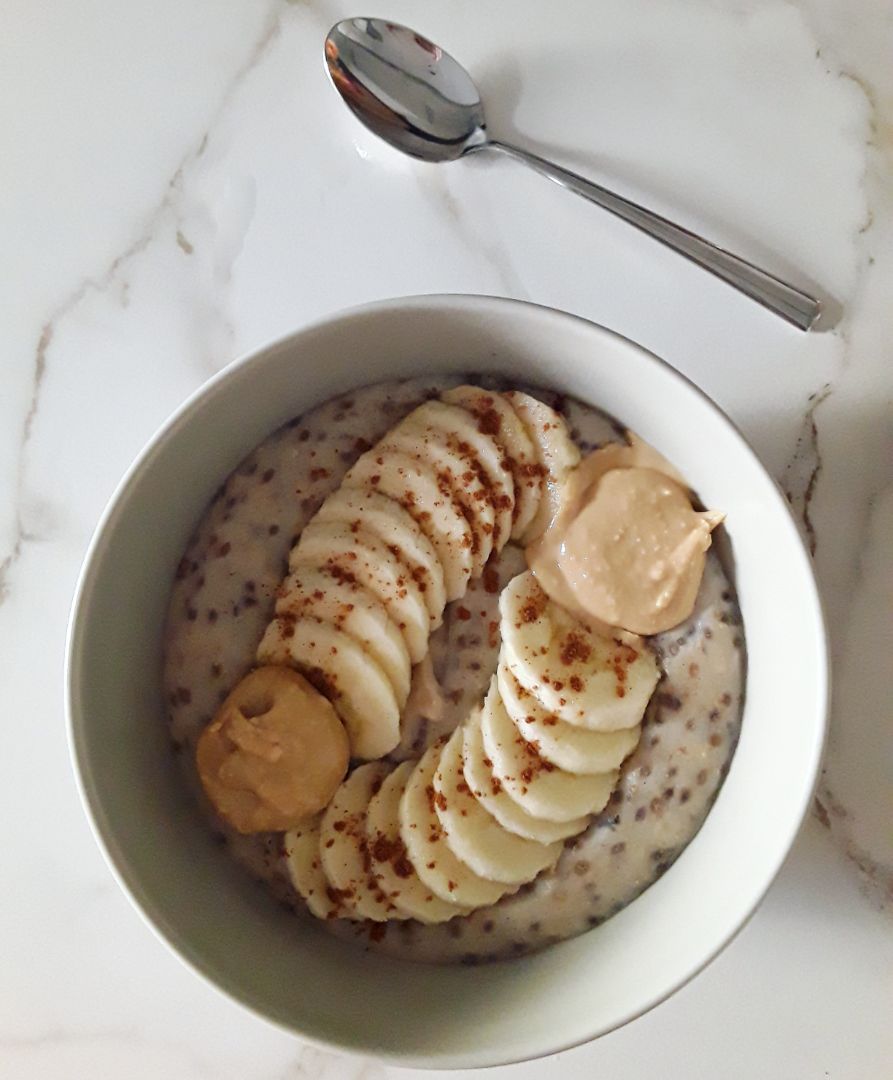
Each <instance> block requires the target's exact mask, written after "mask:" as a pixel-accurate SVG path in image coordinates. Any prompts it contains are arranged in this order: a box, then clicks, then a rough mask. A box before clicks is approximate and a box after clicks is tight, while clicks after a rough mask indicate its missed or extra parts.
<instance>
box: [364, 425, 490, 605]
mask: <svg viewBox="0 0 893 1080" xmlns="http://www.w3.org/2000/svg"><path fill="white" fill-rule="evenodd" d="M342 487H347V488H361V489H364V490H367V491H377V492H380V493H381V494H382V495H387V496H388V498H390V499H393V500H394V501H395V502H397V503H399V504H400V505H401V506H402V507H403V508H404V509H405V510H407V511H408V512H409V514H410V515H411V516H412V518H413V519H414V520H415V521H416V522H417V523H418V525H419V527H420V528H421V530H422V532H423V533H424V534H425V536H427V537H428V539H429V540H430V541H431V543H432V544H433V545H434V550H435V551H436V552H437V557H438V559H439V560H440V565H441V566H442V567H443V578H444V584H445V586H446V597H447V600H448V601H449V600H456V599H458V598H459V597H460V596H464V595H465V589H466V587H467V585H468V580H469V578H470V577H471V568H472V565H473V562H472V556H471V547H472V543H473V534H472V531H471V526H470V525H469V524H468V521H467V520H466V519H465V515H464V514H463V513H462V510H461V508H460V507H459V506H458V505H457V504H456V501H455V499H454V497H453V492H452V489H451V488H450V487H448V486H447V485H441V484H440V483H439V482H438V480H437V477H436V476H435V474H434V472H433V470H432V469H430V468H429V467H427V466H425V465H422V464H421V463H420V462H418V461H416V460H415V458H413V457H411V456H410V455H408V454H399V453H396V452H395V451H393V450H392V451H390V452H388V453H384V452H383V450H381V449H380V448H379V447H377V446H376V447H373V448H372V450H369V451H367V452H366V453H365V454H363V456H362V457H361V458H360V459H359V461H357V463H356V464H355V465H354V466H353V468H352V469H351V470H350V472H348V474H347V476H345V478H344V480H343V481H342Z"/></svg>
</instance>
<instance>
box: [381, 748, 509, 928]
mask: <svg viewBox="0 0 893 1080" xmlns="http://www.w3.org/2000/svg"><path fill="white" fill-rule="evenodd" d="M442 748H443V747H442V744H440V743H435V744H434V746H432V747H431V748H430V749H429V750H428V751H427V752H426V753H425V754H424V756H423V757H422V759H421V760H420V761H419V762H418V763H417V765H416V767H415V769H414V770H413V772H412V775H411V776H410V778H409V781H408V782H407V785H406V790H405V791H404V792H403V796H402V798H401V799H400V837H401V839H402V840H403V843H404V844H405V845H406V852H407V854H408V856H409V859H410V861H411V862H412V864H413V866H414V867H415V869H416V873H417V874H418V875H419V877H420V878H421V879H422V881H423V882H424V884H425V885H427V887H428V888H429V889H430V890H431V892H433V893H434V894H435V896H439V897H440V898H441V900H446V901H447V902H448V903H452V904H462V905H463V906H466V907H471V908H475V907H487V906H489V905H490V904H495V903H496V901H497V900H498V899H499V898H500V897H501V896H505V895H506V893H508V892H512V891H514V890H513V888H512V886H510V885H504V884H501V883H499V882H496V881H489V880H487V879H486V878H482V877H480V876H479V875H478V874H475V873H474V871H473V870H471V869H470V868H469V867H468V866H466V865H465V863H463V862H461V861H460V860H459V859H457V858H456V856H455V855H454V854H453V853H452V851H450V849H449V846H448V845H447V842H446V837H445V836H444V832H443V829H442V828H441V826H440V822H439V821H438V819H437V814H436V812H435V810H434V796H435V792H434V771H435V769H436V768H437V762H438V760H439V759H440V752H441V750H442Z"/></svg>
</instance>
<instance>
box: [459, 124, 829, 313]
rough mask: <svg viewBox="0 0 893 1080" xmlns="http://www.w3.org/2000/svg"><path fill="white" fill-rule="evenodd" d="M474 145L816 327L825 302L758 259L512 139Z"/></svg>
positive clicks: (776, 310) (773, 307)
mask: <svg viewBox="0 0 893 1080" xmlns="http://www.w3.org/2000/svg"><path fill="white" fill-rule="evenodd" d="M475 149H481V150H484V149H491V150H498V151H499V152H500V153H503V154H506V155H508V156H509V157H511V158H514V159H515V160H516V161H521V162H523V163H524V164H525V165H529V166H530V167H531V168H532V169H535V170H536V171H537V172H538V173H542V175H543V176H546V177H548V178H549V179H550V180H554V181H555V183H556V184H560V185H561V186H562V187H565V188H567V189H568V190H569V191H573V192H576V194H577V195H582V196H583V198H584V199H588V200H589V201H590V202H594V203H596V204H598V205H599V206H601V207H603V208H604V209H605V210H610V212H611V213H612V214H616V215H617V216H618V217H621V218H623V220H624V221H628V222H629V223H630V224H631V225H635V226H636V228H638V229H641V230H642V231H643V232H646V233H648V235H649V236H653V237H654V239H655V240H660V241H661V243H663V244H666V245H667V247H670V248H672V249H673V250H674V251H678V252H679V254H680V255H684V256H685V257H686V258H687V259H691V260H692V262H696V263H697V264H698V265H699V266H703V267H704V269H705V270H709V271H710V272H711V273H713V274H716V276H717V277H719V278H722V280H723V281H726V282H728V284H729V285H733V286H734V287H735V288H736V289H738V290H740V291H741V292H743V293H744V294H745V295H746V296H749V297H750V298H751V299H752V300H756V301H757V303H758V304H762V305H763V307H765V308H768V309H769V310H770V311H773V312H774V313H775V314H776V315H780V316H781V318H783V319H786V320H787V321H788V322H789V323H793V324H794V326H796V327H798V328H799V329H800V330H809V329H811V327H812V326H813V325H814V324H815V322H816V320H817V319H818V317H819V314H820V311H821V305H820V304H819V301H818V300H816V299H815V298H814V297H812V296H809V295H807V294H806V293H804V292H801V290H800V289H797V288H795V287H794V286H793V285H789V284H788V283H787V282H786V281H782V280H781V278H777V277H775V275H774V274H770V273H769V272H768V271H766V270H761V269H760V268H759V267H758V266H754V265H753V263H749V262H747V261H746V260H745V259H742V258H739V256H737V255H733V254H732V253H731V252H730V251H726V250H725V249H724V248H721V247H717V246H716V244H711V243H710V241H709V240H704V239H703V237H700V236H698V235H697V234H696V233H693V232H691V231H690V230H689V229H684V228H683V227H682V226H681V225H675V224H673V222H672V221H668V220H667V219H666V218H664V217H661V216H660V215H659V214H655V213H653V212H652V211H651V210H646V209H645V207H643V206H638V205H637V204H636V203H634V202H630V200H629V199H624V198H623V196H621V195H615V194H614V192H612V191H608V190H607V188H603V187H602V186H601V185H600V184H594V183H593V182H592V181H591V180H587V179H585V177H582V176H579V175H577V173H574V172H571V171H570V170H569V169H563V168H561V166H560V165H555V164H554V163H553V162H551V161H547V160H546V159H545V158H541V157H538V156H537V155H536V154H531V153H529V152H528V151H526V150H521V149H520V148H519V147H517V146H510V145H509V144H508V143H502V142H497V141H496V140H489V141H487V142H485V143H483V144H482V145H480V146H479V147H475Z"/></svg>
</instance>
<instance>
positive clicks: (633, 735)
mask: <svg viewBox="0 0 893 1080" xmlns="http://www.w3.org/2000/svg"><path fill="white" fill-rule="evenodd" d="M496 682H497V685H498V687H499V696H500V697H501V698H502V703H503V705H504V706H505V711H506V712H507V713H508V714H509V716H510V717H511V719H512V722H513V723H514V725H515V727H516V728H517V730H518V731H519V732H520V734H521V735H522V736H523V737H524V738H525V739H526V740H527V742H529V743H530V744H531V745H532V746H533V747H534V749H535V750H536V751H537V753H538V754H539V755H540V757H542V758H545V760H546V761H551V762H552V764H553V765H557V766H558V768H559V769H564V771H565V772H570V773H587V774H589V773H601V772H609V771H610V770H611V769H617V768H619V767H620V765H621V764H622V762H623V760H624V759H625V758H627V757H628V756H629V755H630V754H631V753H632V752H633V750H635V748H636V744H637V743H638V741H639V735H640V734H641V731H642V728H641V725H640V724H637V725H636V726H635V727H631V728H621V729H620V730H619V731H587V730H586V728H581V727H575V726H574V725H573V724H567V723H565V722H564V720H559V719H558V717H557V716H553V715H552V714H551V713H548V712H546V711H545V709H543V707H542V706H541V705H540V704H539V703H538V702H537V701H536V699H535V698H534V697H533V695H532V694H531V693H530V692H529V691H527V690H525V689H524V687H523V686H522V685H521V684H520V683H519V682H518V680H517V679H516V678H515V676H514V675H513V674H512V673H511V672H510V671H509V669H508V668H507V667H506V665H505V664H504V663H502V664H500V665H499V667H498V668H497V670H496Z"/></svg>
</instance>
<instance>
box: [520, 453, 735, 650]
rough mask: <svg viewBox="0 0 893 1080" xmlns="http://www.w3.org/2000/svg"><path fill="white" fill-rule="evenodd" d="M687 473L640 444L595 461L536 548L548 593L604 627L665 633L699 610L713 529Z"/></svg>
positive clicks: (585, 464)
mask: <svg viewBox="0 0 893 1080" xmlns="http://www.w3.org/2000/svg"><path fill="white" fill-rule="evenodd" d="M722 520H723V514H721V513H719V512H717V511H713V510H708V511H706V512H699V511H696V510H695V509H694V508H693V507H692V505H691V500H690V498H689V494H688V491H687V489H686V487H685V485H684V484H683V483H682V482H681V479H680V478H679V476H678V474H677V473H676V472H675V470H674V469H673V467H672V466H671V465H669V463H668V462H666V461H665V460H664V459H663V458H662V457H661V456H660V455H659V454H658V453H657V451H656V450H653V449H652V448H651V447H649V446H647V445H646V444H645V443H642V442H641V441H639V440H637V439H633V441H632V443H631V445H630V446H621V445H619V444H611V445H609V446H605V447H603V448H602V449H600V450H596V451H594V452H593V453H592V454H590V455H589V456H588V457H587V458H585V459H584V460H583V461H582V462H581V464H580V465H579V466H578V468H577V469H575V470H574V472H573V473H571V475H570V477H569V478H568V481H567V484H566V486H565V490H564V492H563V493H562V498H561V502H560V505H559V508H558V512H557V513H556V515H555V516H554V518H553V520H552V521H551V522H550V524H549V527H548V528H547V529H546V531H545V533H544V534H543V536H542V537H541V538H540V539H539V540H537V541H536V542H535V543H534V544H532V545H530V547H528V549H527V561H528V564H529V565H530V567H531V569H532V570H533V571H534V573H535V574H536V577H537V579H538V580H539V582H540V584H541V585H542V587H543V589H544V590H545V591H546V592H547V593H548V594H549V595H550V596H551V597H552V599H553V600H555V601H556V602H557V603H559V604H561V605H562V606H564V607H566V608H567V609H568V610H570V611H572V612H573V613H574V614H576V615H577V616H578V617H580V618H582V619H583V620H584V621H586V622H588V623H589V624H590V625H592V626H593V628H594V629H601V630H613V629H615V628H619V629H622V630H624V631H628V632H631V633H633V634H659V633H661V632H662V631H664V630H669V629H670V628H671V627H673V626H677V625H678V624H679V623H681V622H682V621H683V620H684V619H686V618H688V616H689V615H690V614H691V613H692V610H693V609H694V604H695V598H696V596H697V593H698V588H699V587H700V584H701V578H702V576H703V573H704V561H705V558H706V553H707V549H708V548H709V547H710V543H711V536H710V534H711V532H712V530H713V529H714V528H716V526H717V525H718V524H719V523H720V522H721V521H722Z"/></svg>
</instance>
